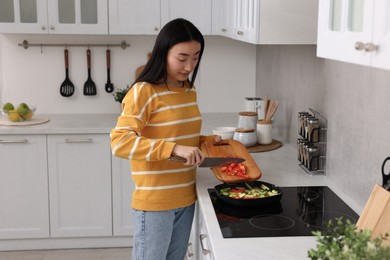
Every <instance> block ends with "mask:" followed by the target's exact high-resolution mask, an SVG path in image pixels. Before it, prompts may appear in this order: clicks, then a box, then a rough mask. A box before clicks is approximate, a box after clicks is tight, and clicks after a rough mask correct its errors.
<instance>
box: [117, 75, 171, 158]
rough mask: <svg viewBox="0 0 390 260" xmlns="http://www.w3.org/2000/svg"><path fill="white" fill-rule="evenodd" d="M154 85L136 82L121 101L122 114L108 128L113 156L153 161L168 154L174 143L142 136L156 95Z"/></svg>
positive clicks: (167, 156)
mask: <svg viewBox="0 0 390 260" xmlns="http://www.w3.org/2000/svg"><path fill="white" fill-rule="evenodd" d="M157 95H158V94H157V93H156V92H155V91H154V90H153V87H150V86H149V87H145V83H144V82H142V83H137V84H135V85H134V86H133V87H132V88H131V89H130V90H129V92H128V93H127V95H126V96H125V98H124V99H123V101H122V114H121V115H120V116H119V117H118V121H117V124H116V127H115V128H114V129H112V130H111V134H110V138H111V150H112V153H113V155H114V156H117V157H120V158H124V159H129V160H146V161H155V160H163V159H167V158H169V157H170V156H171V153H172V150H173V148H174V146H175V143H173V142H169V141H165V140H162V139H151V138H147V137H144V136H141V133H142V132H143V129H144V128H145V126H146V125H147V123H148V121H149V119H150V117H151V114H152V112H153V109H154V107H153V106H154V103H153V99H155V98H156V97H157Z"/></svg>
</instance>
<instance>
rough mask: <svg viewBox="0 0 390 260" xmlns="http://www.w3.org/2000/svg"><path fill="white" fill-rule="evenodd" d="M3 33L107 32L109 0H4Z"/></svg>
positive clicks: (0, 6) (0, 14) (0, 27)
mask: <svg viewBox="0 0 390 260" xmlns="http://www.w3.org/2000/svg"><path fill="white" fill-rule="evenodd" d="M0 33H39V34H42V33H50V34H107V33H108V14H107V0H5V1H1V2H0Z"/></svg>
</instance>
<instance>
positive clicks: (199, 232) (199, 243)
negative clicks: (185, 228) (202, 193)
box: [188, 204, 215, 260]
mask: <svg viewBox="0 0 390 260" xmlns="http://www.w3.org/2000/svg"><path fill="white" fill-rule="evenodd" d="M190 244H191V247H192V248H193V250H194V251H193V255H192V256H191V257H192V259H197V260H214V259H215V258H214V255H213V251H212V248H211V243H210V240H209V237H208V231H207V228H206V225H205V220H204V215H203V213H202V209H201V208H200V207H199V205H198V204H196V209H195V217H194V223H193V225H192V232H191V237H190ZM190 250H191V249H190V246H189V250H188V252H189V251H190ZM190 259H191V258H190Z"/></svg>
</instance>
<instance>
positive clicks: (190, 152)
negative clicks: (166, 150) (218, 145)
mask: <svg viewBox="0 0 390 260" xmlns="http://www.w3.org/2000/svg"><path fill="white" fill-rule="evenodd" d="M172 155H175V156H180V157H183V158H185V159H186V160H187V162H186V163H185V164H184V165H199V164H201V163H202V162H203V160H204V154H203V153H202V151H201V150H200V149H199V148H198V147H193V146H185V145H179V144H176V145H175V147H174V148H173V150H172Z"/></svg>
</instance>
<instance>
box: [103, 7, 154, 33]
mask: <svg viewBox="0 0 390 260" xmlns="http://www.w3.org/2000/svg"><path fill="white" fill-rule="evenodd" d="M109 5H110V8H109V20H110V24H109V32H110V34H144V35H155V34H157V33H158V32H159V31H160V26H161V25H160V20H161V19H160V0H142V1H140V0H114V1H112V0H111V1H109Z"/></svg>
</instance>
